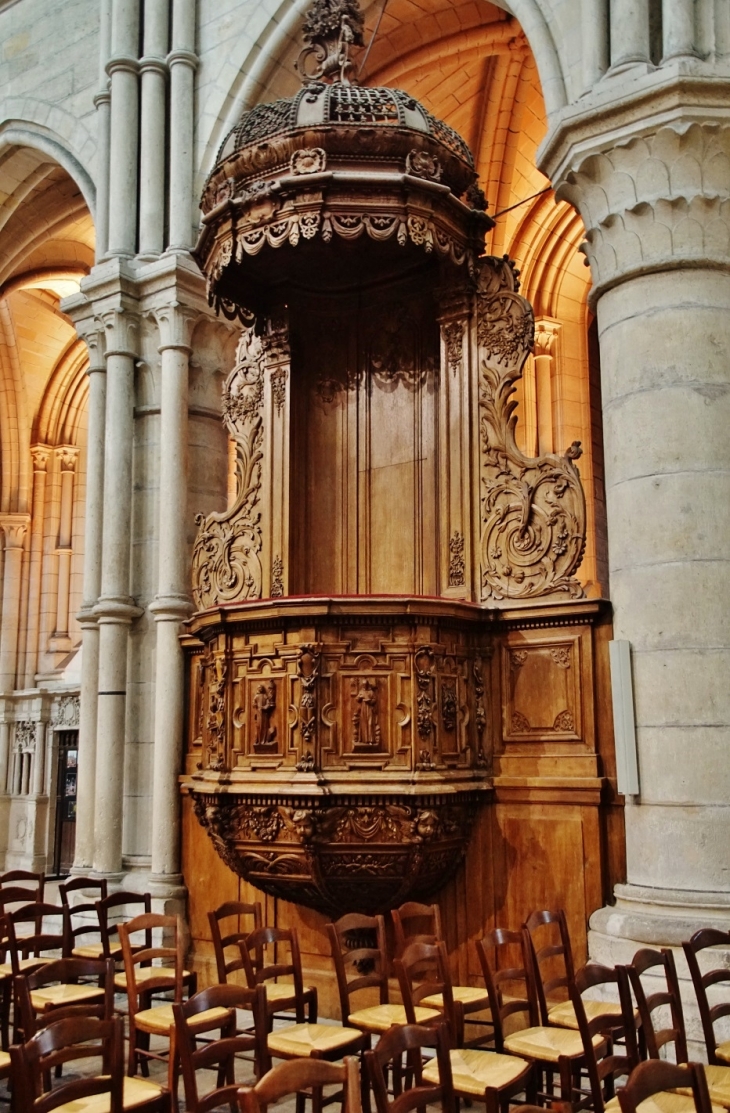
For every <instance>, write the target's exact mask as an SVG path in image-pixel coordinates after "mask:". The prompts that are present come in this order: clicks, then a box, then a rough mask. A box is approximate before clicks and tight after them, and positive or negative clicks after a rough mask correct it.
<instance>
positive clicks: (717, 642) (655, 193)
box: [552, 91, 730, 958]
mask: <svg viewBox="0 0 730 1113" xmlns="http://www.w3.org/2000/svg"><path fill="white" fill-rule="evenodd" d="M725 95H726V93H725ZM664 97H665V94H664V93H663V92H662V91H659V92H658V93H657V94H656V98H655V102H654V103H652V105H651V111H650V110H649V108H645V113H646V114H645V115H644V116H643V118H641V117H640V118H637V115H636V113H635V112H631V110H630V108H627V110H626V111H625V113H624V115H623V116H621V115H619V114H618V113H616V114H614V115H613V116H612V117H611V125H612V133H611V138H610V140H609V139H606V140H604V139H603V137H602V135H601V134H600V127H601V122H600V120H599V119H598V118H597V119H596V121H595V127H596V131H597V132H599V134H597V135H596V136H595V137H594V138H593V139H591V140H590V141H587V140H586V133H587V130H588V129H587V127H586V125H585V123H584V124H583V130H582V134H581V138H580V154H579V155H578V154H576V149H575V148H571V146H570V133H569V132H568V131H566V133H565V134H564V135H563V136H562V137H558V140H557V141H556V143H555V145H554V147H553V150H552V154H553V157H554V159H555V161H554V163H553V167H552V169H553V180H554V181H556V180H557V181H558V182H561V181H562V183H563V184H562V185H561V188H560V190H559V195H561V196H564V197H566V198H567V199H569V200H571V201H572V202H573V203H574V204H575V205H576V207H577V208H578V209H579V211H580V213H581V215H582V217H583V220H584V222H585V226H586V230H587V243H586V253H587V255H588V258H589V260H590V263H591V268H592V273H593V280H594V292H593V295H592V296H593V299H594V305H595V310H596V314H597V320H598V332H599V338H600V351H601V372H602V392H603V419H604V438H605V469H606V507H607V522H608V539H609V557H610V593H611V600H612V602H613V606H614V632H615V633H614V636H615V637H616V638H617V639H627V640H628V641H629V642H630V643H631V647H632V660H633V680H634V699H635V711H636V725H637V744H638V757H639V779H640V795H639V796H638V797H636V798H635V799H634V801H633V803H632V804H631V805H630V806H628V807H627V809H626V849H627V875H628V884H627V885H619V886H617V888H616V897H617V905H616V907H615V908H607V909H604V910H602V911H601V912H600V913H597V914H596V915H595V916H594V917H593V919H592V927H593V929H594V933H595V932H598V933H600V934H602V936H603V937H604V939H605V937H606V936H613V937H614V938H615V937H620V938H623V939H626V940H631V941H632V942H631V943H630V944H628V943H627V948H628V950H629V952H630V950H631V947H634V946H635V942H636V941H637V940H646V941H649V940H652V941H655V942H658V941H661V942H663V943H668V942H669V943H675V944H676V943H679V942H680V941H681V940H682V939H683V938H687V937H688V933H689V932H691V931H692V930H695V929H696V928H697V927H698V926H700V925H701V924H702V923H708V922H709V923H711V922H712V921H713V919H716V918H717V917H721V918H722V920H723V922H725V921H726V919H727V915H728V913H730V877H729V876H728V871H727V862H726V857H727V846H728V843H729V842H730V809H728V807H727V801H728V799H729V798H730V763H728V761H727V754H728V747H729V745H730V687H729V686H728V682H727V678H728V676H729V675H730V624H729V623H728V604H727V600H728V598H730V550H729V549H728V538H729V537H730V437H728V428H729V427H730V362H729V361H728V358H727V353H728V351H729V350H730V221H729V220H728V217H727V211H728V207H730V113H726V115H725V117H724V118H721V117H720V112H719V109H716V110H715V119H714V120H713V122H712V123H711V124H698V123H696V122H695V121H696V119H697V115H698V108H697V106H696V105H694V104H693V105H692V107H691V109H690V110H688V112H687V114H686V115H685V113H684V111H683V109H682V108H681V106H679V107H678V106H677V103H676V101H675V100H673V99H672V94H671V92H668V93H666V98H667V99H666V100H665V99H664ZM714 103H719V102H714ZM657 118H659V119H661V121H662V123H661V124H658V123H655V122H653V120H655V119H657ZM602 126H604V127H605V122H604V123H603V125H602ZM561 138H562V144H561V142H560V139H561ZM617 140H618V144H617ZM558 152H560V155H561V158H560V160H559V159H558V158H555V156H556V155H557V154H558ZM609 200H610V201H612V202H613V203H612V204H610V203H609ZM596 946H597V944H595V942H594V944H593V949H592V953H593V954H594V955H595V957H599V958H600V957H601V951H600V950H596ZM616 956H617V952H616V951H615V950H614V951H613V952H612V953H611V954H608V953H606V952H604V953H603V957H604V958H609V957H616Z"/></svg>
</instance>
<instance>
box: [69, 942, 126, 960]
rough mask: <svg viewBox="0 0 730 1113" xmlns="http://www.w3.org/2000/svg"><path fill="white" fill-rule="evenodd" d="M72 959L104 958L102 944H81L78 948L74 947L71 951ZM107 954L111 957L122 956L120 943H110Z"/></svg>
mask: <svg viewBox="0 0 730 1113" xmlns="http://www.w3.org/2000/svg"><path fill="white" fill-rule="evenodd" d="M71 954H72V956H73V958H104V944H103V943H82V944H81V946H80V947H74V949H73V950H72V951H71ZM109 954H110V955H111V956H112V957H115V956H116V955H119V956H120V957H121V954H122V945H121V943H110V944H109Z"/></svg>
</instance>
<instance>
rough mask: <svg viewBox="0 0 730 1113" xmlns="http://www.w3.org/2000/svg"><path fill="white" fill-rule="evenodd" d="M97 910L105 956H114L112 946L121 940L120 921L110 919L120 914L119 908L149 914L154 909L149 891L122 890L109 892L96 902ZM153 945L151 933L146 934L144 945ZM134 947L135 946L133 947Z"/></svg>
mask: <svg viewBox="0 0 730 1113" xmlns="http://www.w3.org/2000/svg"><path fill="white" fill-rule="evenodd" d="M95 904H96V912H97V916H98V917H99V932H100V935H101V943H102V947H103V950H104V958H110V957H112V950H111V948H112V946H113V945H114V944H115V943H117V942H118V941H119V922H115V921H114V920H113V919H110V915H111V916H112V917H113V916H115V915H116V914H118V910H119V909H125V910H129V909H136V911H137V914H142V915H144V914H147V915H149V913H150V912H151V911H152V897H151V895H150V894H149V893H132V892H127V891H120V892H118V893H109V895H108V896H105V897H102V898H101V900H98V901H96V902H95ZM151 945H152V935H151V933H146V934H145V942H144V946H146V947H150V946H151ZM133 949H134V947H133Z"/></svg>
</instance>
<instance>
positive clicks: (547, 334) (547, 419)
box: [534, 317, 560, 456]
mask: <svg viewBox="0 0 730 1113" xmlns="http://www.w3.org/2000/svg"><path fill="white" fill-rule="evenodd" d="M559 332H560V325H559V324H558V322H557V321H552V320H549V319H548V318H545V317H543V318H540V319H539V320H537V321H535V354H534V359H535V403H536V409H537V454H538V456H544V455H546V453H548V452H554V451H555V436H554V421H553V349H554V347H555V338H556V336H557V335H558V333H559Z"/></svg>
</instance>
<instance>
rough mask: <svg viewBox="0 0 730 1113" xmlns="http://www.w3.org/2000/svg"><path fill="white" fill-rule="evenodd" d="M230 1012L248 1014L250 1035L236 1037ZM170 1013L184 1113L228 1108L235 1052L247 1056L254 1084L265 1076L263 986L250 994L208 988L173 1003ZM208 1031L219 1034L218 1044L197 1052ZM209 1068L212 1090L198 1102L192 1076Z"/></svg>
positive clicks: (208, 1044)
mask: <svg viewBox="0 0 730 1113" xmlns="http://www.w3.org/2000/svg"><path fill="white" fill-rule="evenodd" d="M236 1009H244V1010H246V1011H247V1012H252V1013H253V1017H254V1024H253V1032H252V1033H250V1032H248V1033H241V1032H238V1030H237V1028H236ZM172 1012H173V1016H174V1018H175V1048H176V1051H177V1054H178V1055H179V1058H180V1069H181V1071H182V1076H183V1086H184V1088H185V1108H186V1110H187V1113H208V1110H212V1109H217V1108H218V1106H219V1105H224V1104H225V1103H226V1102H230V1103H231V1104H233V1102H234V1101H235V1100H236V1094H237V1090H238V1087H237V1085H236V1082H235V1075H234V1067H235V1056H236V1055H238V1054H240V1053H241V1052H243V1051H253V1053H254V1063H255V1074H256V1077H257V1078H260V1077H262V1076H263V1074H264V1073H265V1071H266V1070H268V1068H269V1065H270V1063H269V1056H268V1051H267V1048H266V1037H267V1034H268V1032H267V1026H266V990H265V989H264V987H263V986H257V988H256V989H244V988H243V987H242V986H238V985H225V984H224V985H215V986H211V987H210V989H203V990H201V991H200V993H196V994H195V996H194V997H190V998H189V999H188V1000H187V1001H184V1002H182V1003H180V1004H178V1003H175V1004H174V1005H173V1006H172ZM213 1030H219V1031H220V1038H219V1039H216V1040H206V1042H205V1043H204V1044H203V1045H202V1047H198V1046H197V1038H198V1037H199V1036H200V1035H201V1034H203V1033H208V1032H211V1031H213ZM214 1066H215V1067H217V1068H218V1081H217V1086H216V1088H215V1089H214V1090H211V1091H210V1092H209V1093H207V1094H205V1095H204V1096H202V1097H201V1096H200V1094H199V1093H198V1078H197V1072H198V1071H199V1070H210V1069H211V1068H212V1067H214Z"/></svg>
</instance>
